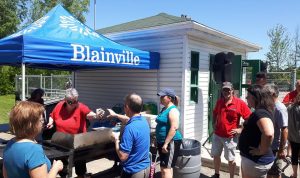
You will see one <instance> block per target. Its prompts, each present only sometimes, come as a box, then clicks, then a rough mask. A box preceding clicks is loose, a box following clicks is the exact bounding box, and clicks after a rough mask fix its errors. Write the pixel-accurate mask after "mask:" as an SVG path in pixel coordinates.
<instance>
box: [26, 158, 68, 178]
mask: <svg viewBox="0 0 300 178" xmlns="http://www.w3.org/2000/svg"><path fill="white" fill-rule="evenodd" d="M62 168H63V163H62V162H61V161H60V160H59V161H55V160H54V162H53V165H52V168H51V169H50V171H49V173H48V172H47V165H46V164H43V165H41V166H39V167H36V168H34V169H31V170H29V175H30V177H31V178H41V177H46V178H56V176H57V174H58V172H59V171H61V170H62Z"/></svg>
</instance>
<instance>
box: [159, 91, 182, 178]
mask: <svg viewBox="0 0 300 178" xmlns="http://www.w3.org/2000/svg"><path fill="white" fill-rule="evenodd" d="M157 95H158V96H160V103H161V104H162V105H163V106H164V108H163V109H162V111H161V112H160V114H159V115H158V116H157V118H156V123H157V125H156V131H155V132H156V142H157V149H158V152H159V157H160V168H161V175H162V178H172V177H173V170H172V168H173V167H174V166H175V163H176V160H177V157H178V153H179V149H180V145H181V143H182V135H181V133H180V132H179V125H180V124H179V122H180V120H179V116H180V113H179V110H178V109H177V106H178V102H179V100H178V97H177V96H176V94H175V92H174V90H173V89H170V88H165V89H163V90H161V91H160V92H159V93H158V94H157Z"/></svg>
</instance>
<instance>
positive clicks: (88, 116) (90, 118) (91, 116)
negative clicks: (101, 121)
mask: <svg viewBox="0 0 300 178" xmlns="http://www.w3.org/2000/svg"><path fill="white" fill-rule="evenodd" d="M86 118H87V119H88V120H92V119H97V118H98V116H97V114H96V113H94V112H93V111H91V112H89V113H88V114H87V115H86Z"/></svg>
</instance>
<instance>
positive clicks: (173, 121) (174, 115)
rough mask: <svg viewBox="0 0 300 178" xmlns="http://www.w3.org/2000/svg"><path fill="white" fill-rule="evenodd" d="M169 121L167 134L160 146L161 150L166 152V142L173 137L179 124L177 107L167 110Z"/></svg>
mask: <svg viewBox="0 0 300 178" xmlns="http://www.w3.org/2000/svg"><path fill="white" fill-rule="evenodd" d="M169 121H170V130H169V132H168V134H167V137H166V139H165V143H164V145H163V147H162V150H163V151H164V152H166V153H167V152H168V150H167V147H168V144H169V143H170V142H171V140H172V139H173V137H174V135H175V133H176V130H177V129H178V126H179V112H178V110H177V109H171V111H170V112H169Z"/></svg>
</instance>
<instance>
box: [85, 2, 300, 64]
mask: <svg viewBox="0 0 300 178" xmlns="http://www.w3.org/2000/svg"><path fill="white" fill-rule="evenodd" d="M90 1H91V4H90V12H89V13H88V14H86V20H87V21H86V24H87V25H88V26H90V27H91V28H93V26H94V20H93V19H94V0H90ZM161 12H165V13H168V14H170V15H175V16H180V15H181V14H185V15H187V16H188V17H191V18H192V19H193V20H195V21H197V22H199V23H202V24H204V25H206V26H209V27H212V28H215V29H217V30H220V31H222V32H225V33H228V34H230V35H233V36H236V37H238V38H241V39H243V40H246V41H249V42H252V43H255V44H258V45H259V46H261V47H262V48H263V49H262V50H261V51H260V52H258V53H249V59H265V54H266V53H267V51H268V48H269V44H270V40H269V38H268V36H267V31H268V30H270V29H271V28H273V27H274V26H276V24H282V25H283V26H284V27H286V28H287V30H288V32H289V34H290V36H291V37H292V36H294V34H295V31H296V28H297V26H299V28H300V1H298V0H285V1H284V0H97V2H96V29H99V28H104V27H108V26H112V25H116V24H120V23H124V22H129V21H132V20H137V19H141V18H145V17H150V16H153V15H157V14H158V13H161Z"/></svg>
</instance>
